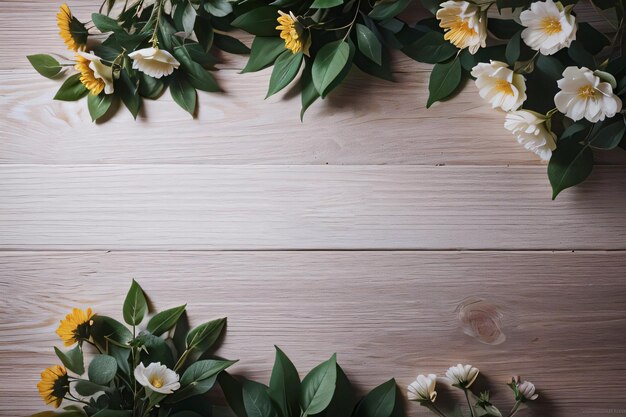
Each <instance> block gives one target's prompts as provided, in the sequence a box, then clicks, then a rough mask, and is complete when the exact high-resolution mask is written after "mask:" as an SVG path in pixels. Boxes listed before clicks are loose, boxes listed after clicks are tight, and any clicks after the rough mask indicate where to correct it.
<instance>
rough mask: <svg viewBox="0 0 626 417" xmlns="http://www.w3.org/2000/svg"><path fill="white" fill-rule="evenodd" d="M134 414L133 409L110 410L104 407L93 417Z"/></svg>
mask: <svg viewBox="0 0 626 417" xmlns="http://www.w3.org/2000/svg"><path fill="white" fill-rule="evenodd" d="M132 415H133V412H132V411H126V410H110V409H108V408H105V409H102V410H100V411H98V412H97V413H96V414H94V415H93V416H91V417H131V416H132Z"/></svg>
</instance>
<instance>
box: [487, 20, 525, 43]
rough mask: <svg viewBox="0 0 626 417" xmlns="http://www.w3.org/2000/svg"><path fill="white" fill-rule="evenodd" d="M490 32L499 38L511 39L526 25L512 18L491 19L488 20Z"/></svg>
mask: <svg viewBox="0 0 626 417" xmlns="http://www.w3.org/2000/svg"><path fill="white" fill-rule="evenodd" d="M487 27H488V29H489V32H490V33H491V34H493V36H495V37H496V38H498V39H510V38H512V37H513V36H515V34H516V33H517V32H521V31H522V30H523V29H524V27H523V26H522V25H520V24H519V23H516V22H515V21H513V20H512V19H511V20H509V19H491V18H489V19H488V20H487Z"/></svg>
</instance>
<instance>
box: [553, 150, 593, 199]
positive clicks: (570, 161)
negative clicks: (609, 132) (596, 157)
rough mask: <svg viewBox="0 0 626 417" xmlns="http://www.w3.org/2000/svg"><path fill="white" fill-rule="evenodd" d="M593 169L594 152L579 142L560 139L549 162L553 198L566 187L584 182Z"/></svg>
mask: <svg viewBox="0 0 626 417" xmlns="http://www.w3.org/2000/svg"><path fill="white" fill-rule="evenodd" d="M592 169H593V152H592V151H591V149H589V147H588V146H586V145H581V144H580V143H578V142H574V141H567V142H561V141H559V143H558V145H557V148H556V150H555V151H554V152H552V158H550V163H549V164H548V178H549V179H550V185H552V199H553V200H554V199H555V198H556V196H557V195H559V193H560V192H561V191H563V190H565V189H566V188H569V187H573V186H574V185H577V184H580V183H581V182H583V181H584V180H585V179H586V178H587V177H588V176H589V174H591V171H592Z"/></svg>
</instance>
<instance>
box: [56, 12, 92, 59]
mask: <svg viewBox="0 0 626 417" xmlns="http://www.w3.org/2000/svg"><path fill="white" fill-rule="evenodd" d="M57 26H58V27H59V35H61V38H63V41H64V42H65V44H66V45H67V48H68V49H70V50H72V51H78V50H81V49H84V47H85V45H86V44H87V29H86V28H85V25H83V24H82V23H81V22H80V21H79V20H78V19H76V18H75V17H74V16H72V12H71V11H70V8H69V7H67V4H65V3H63V4H62V5H61V10H60V11H59V13H57Z"/></svg>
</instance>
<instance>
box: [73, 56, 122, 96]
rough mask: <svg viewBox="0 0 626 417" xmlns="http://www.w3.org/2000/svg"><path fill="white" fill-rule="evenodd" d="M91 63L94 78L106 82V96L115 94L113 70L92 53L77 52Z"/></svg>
mask: <svg viewBox="0 0 626 417" xmlns="http://www.w3.org/2000/svg"><path fill="white" fill-rule="evenodd" d="M77 53H78V54H79V55H80V56H82V57H83V58H85V59H86V60H88V61H90V62H89V68H91V70H92V71H93V76H94V77H95V78H99V79H101V80H102V81H104V94H113V91H114V89H113V68H111V67H110V66H108V65H105V64H103V63H102V59H100V57H99V56H97V55H95V54H94V53H92V52H82V51H78V52H77Z"/></svg>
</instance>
